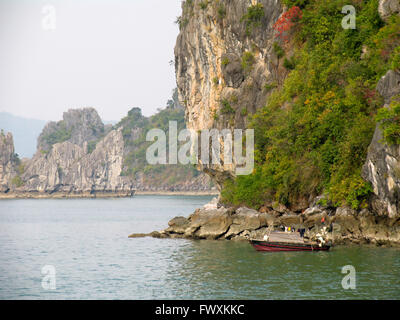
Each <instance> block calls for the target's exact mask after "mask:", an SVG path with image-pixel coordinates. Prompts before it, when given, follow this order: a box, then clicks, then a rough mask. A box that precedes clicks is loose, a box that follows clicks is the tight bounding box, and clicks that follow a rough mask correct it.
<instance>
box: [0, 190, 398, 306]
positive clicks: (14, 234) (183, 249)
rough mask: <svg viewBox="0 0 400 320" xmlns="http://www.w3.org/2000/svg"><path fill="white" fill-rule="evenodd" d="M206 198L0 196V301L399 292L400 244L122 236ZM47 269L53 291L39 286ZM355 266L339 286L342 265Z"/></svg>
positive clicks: (393, 295)
mask: <svg viewBox="0 0 400 320" xmlns="http://www.w3.org/2000/svg"><path fill="white" fill-rule="evenodd" d="M209 200H210V197H182V196H175V197H173V196H163V197H162V196H137V197H135V198H132V199H107V200H105V199H104V200H103V199H96V200H5V201H0V299H399V298H400V250H399V249H391V248H374V247H356V246H354V247H336V248H334V250H332V251H331V252H328V253H323V252H322V253H307V252H303V253H302V252H299V253H296V252H292V253H259V252H256V251H255V250H254V249H253V248H252V247H251V246H250V245H249V244H248V243H234V242H225V241H221V242H218V241H187V240H159V239H152V238H145V239H128V235H129V234H131V233H134V232H151V231H153V230H160V229H163V228H164V227H165V226H166V225H167V222H168V221H169V220H170V219H171V218H173V217H175V216H177V215H184V216H187V215H189V214H190V213H192V212H193V211H194V209H195V208H198V207H200V206H202V205H203V204H205V203H207V202H208V201H209ZM46 265H51V266H54V268H55V271H56V275H55V279H56V289H55V290H45V289H43V287H42V278H43V275H42V273H41V270H42V267H43V266H46ZM346 265H353V266H354V267H355V269H356V272H357V274H356V285H357V287H356V290H344V289H343V288H342V285H341V282H342V279H343V277H344V276H345V275H344V274H342V273H341V270H342V267H343V266H346Z"/></svg>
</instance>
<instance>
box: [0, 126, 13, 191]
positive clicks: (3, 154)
mask: <svg viewBox="0 0 400 320" xmlns="http://www.w3.org/2000/svg"><path fill="white" fill-rule="evenodd" d="M16 166H17V158H16V156H15V151H14V141H13V136H12V134H11V133H7V134H4V132H3V131H1V133H0V193H1V192H8V191H9V190H10V188H12V179H13V178H14V177H15V176H16Z"/></svg>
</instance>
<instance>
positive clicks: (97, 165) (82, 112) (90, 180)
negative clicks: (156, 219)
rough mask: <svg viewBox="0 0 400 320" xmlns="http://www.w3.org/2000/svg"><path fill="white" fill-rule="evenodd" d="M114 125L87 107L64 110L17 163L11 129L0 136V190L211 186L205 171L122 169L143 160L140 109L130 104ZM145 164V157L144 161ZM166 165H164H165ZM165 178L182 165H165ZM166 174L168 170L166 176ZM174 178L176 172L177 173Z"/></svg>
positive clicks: (41, 192)
mask: <svg viewBox="0 0 400 320" xmlns="http://www.w3.org/2000/svg"><path fill="white" fill-rule="evenodd" d="M131 116H134V119H136V120H137V122H135V121H133V122H132V121H131V120H132V119H130V118H126V119H125V121H122V122H121V123H120V125H118V126H116V127H115V128H114V129H112V128H111V127H110V128H108V127H106V126H104V125H103V123H102V121H101V119H100V117H99V115H98V114H97V111H96V110H95V109H92V108H86V109H79V110H69V111H68V112H65V113H64V115H63V120H62V121H59V122H51V123H49V124H48V125H46V127H45V128H44V129H43V132H42V134H41V135H40V137H39V139H38V149H37V152H36V154H35V155H34V157H33V158H32V159H29V160H27V161H24V162H23V163H20V161H19V160H18V158H17V157H16V156H15V155H14V145H13V141H12V136H11V134H8V135H7V136H5V135H2V136H1V137H0V151H1V157H0V185H1V189H0V193H3V194H6V196H7V197H12V196H18V197H46V196H70V197H73V196H77V197H82V196H83V197H86V196H108V195H110V196H130V195H132V194H133V193H134V192H135V191H151V192H160V191H162V192H164V191H169V192H173V191H181V192H184V191H187V192H196V191H205V192H207V191H210V190H211V185H210V180H209V178H208V177H207V176H206V175H205V174H200V175H199V176H197V177H195V178H190V179H189V180H185V177H180V178H181V179H180V180H179V179H176V180H177V181H176V182H175V183H172V182H171V181H163V178H160V179H158V183H157V184H155V183H154V179H153V180H152V179H148V177H147V174H146V173H145V172H143V170H142V171H140V170H138V171H139V172H138V173H137V174H135V175H126V174H123V173H124V172H125V171H126V170H127V157H128V156H129V157H130V158H129V159H130V161H131V162H132V163H133V164H132V163H131V162H129V165H130V166H133V167H132V168H131V167H129V169H134V166H135V163H136V162H144V161H145V159H143V156H141V155H138V154H137V152H136V151H137V144H140V143H142V140H140V143H138V141H139V140H138V139H141V138H142V136H143V130H144V129H143V127H142V126H141V125H140V124H142V125H143V123H144V122H146V121H147V119H146V118H144V117H143V116H142V115H141V111H140V109H137V108H136V109H135V108H134V109H133V111H132V112H131ZM144 165H146V163H144ZM168 170H169V171H168ZM164 171H166V176H167V177H168V178H170V177H173V176H177V175H179V174H180V173H182V171H180V172H177V171H174V168H164ZM168 174H169V176H168ZM178 178H179V177H178Z"/></svg>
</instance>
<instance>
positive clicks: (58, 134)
mask: <svg viewBox="0 0 400 320" xmlns="http://www.w3.org/2000/svg"><path fill="white" fill-rule="evenodd" d="M105 130H106V128H105V126H104V124H103V122H102V121H101V119H100V116H99V115H98V113H97V111H96V110H95V109H94V108H83V109H71V110H68V111H67V112H64V114H63V120H61V121H58V122H49V123H48V124H46V126H45V127H44V129H43V131H42V133H41V134H40V136H39V138H38V149H39V150H40V151H45V152H47V151H49V150H50V149H51V146H52V145H53V144H54V142H56V143H57V142H64V141H69V142H71V143H73V144H76V145H78V146H80V147H83V146H84V144H85V143H88V142H90V141H96V140H98V139H99V138H101V137H102V136H103V135H104V133H105Z"/></svg>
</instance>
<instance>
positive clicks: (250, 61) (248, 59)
mask: <svg viewBox="0 0 400 320" xmlns="http://www.w3.org/2000/svg"><path fill="white" fill-rule="evenodd" d="M255 62H256V59H255V57H254V54H253V53H252V52H250V51H245V52H244V53H243V55H242V69H243V71H244V73H245V74H249V73H250V72H251V69H252V68H253V65H254V63H255Z"/></svg>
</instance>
